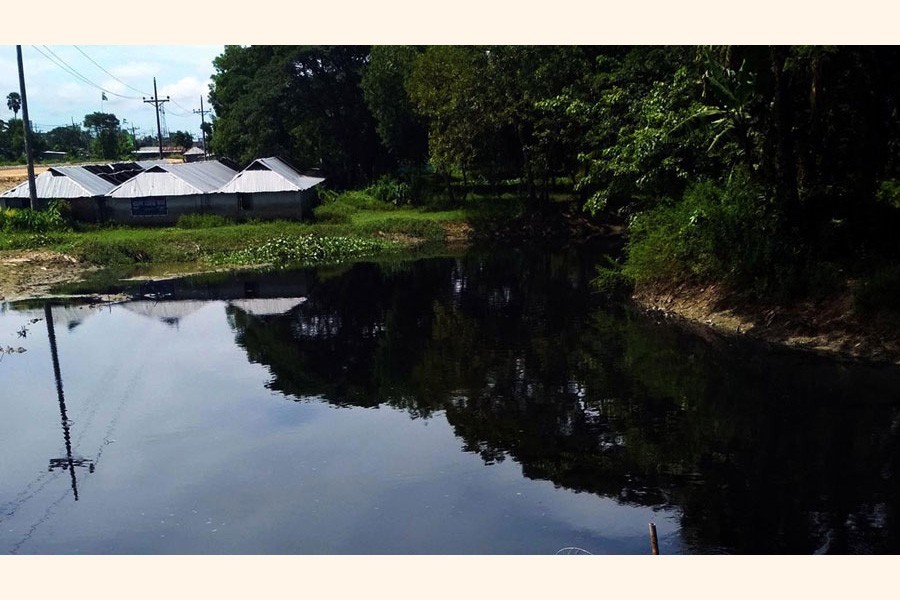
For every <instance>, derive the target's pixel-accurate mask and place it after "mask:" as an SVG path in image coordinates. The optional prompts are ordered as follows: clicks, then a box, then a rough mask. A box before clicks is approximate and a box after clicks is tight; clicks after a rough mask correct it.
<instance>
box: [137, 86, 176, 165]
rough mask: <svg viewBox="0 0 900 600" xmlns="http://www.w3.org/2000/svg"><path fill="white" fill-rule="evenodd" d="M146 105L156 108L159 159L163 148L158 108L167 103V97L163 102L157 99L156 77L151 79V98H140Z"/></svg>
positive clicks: (161, 156)
mask: <svg viewBox="0 0 900 600" xmlns="http://www.w3.org/2000/svg"><path fill="white" fill-rule="evenodd" d="M141 99H142V100H143V101H144V102H146V103H147V104H152V105H153V106H154V107H155V108H156V135H157V138H156V139H157V140H158V141H159V159H160V160H162V158H163V146H162V126H161V125H160V124H159V107H160V105H161V104H163V103H164V102H168V101H169V97H168V96H166V99H165V100H160V99H159V94H158V93H157V92H156V77H154V78H153V97H152V98H141Z"/></svg>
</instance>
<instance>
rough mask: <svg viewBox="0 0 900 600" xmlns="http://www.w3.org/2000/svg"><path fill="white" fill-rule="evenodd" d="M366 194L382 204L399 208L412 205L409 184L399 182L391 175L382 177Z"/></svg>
mask: <svg viewBox="0 0 900 600" xmlns="http://www.w3.org/2000/svg"><path fill="white" fill-rule="evenodd" d="M365 192H366V193H367V194H368V195H370V196H371V197H373V198H375V199H376V200H378V201H380V202H385V203H389V204H393V205H394V206H399V205H401V204H409V203H410V187H409V185H408V184H406V183H404V182H402V181H397V180H396V179H394V178H393V177H391V176H389V175H384V176H382V177H381V178H380V179H379V180H378V181H376V182H375V183H373V184H372V185H370V186H369V187H367V188H366V190H365Z"/></svg>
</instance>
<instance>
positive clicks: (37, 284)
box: [0, 250, 96, 301]
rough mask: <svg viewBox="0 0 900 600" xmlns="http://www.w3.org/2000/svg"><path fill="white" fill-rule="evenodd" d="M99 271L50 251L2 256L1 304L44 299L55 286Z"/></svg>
mask: <svg viewBox="0 0 900 600" xmlns="http://www.w3.org/2000/svg"><path fill="white" fill-rule="evenodd" d="M93 270H96V267H92V266H90V265H86V264H83V263H79V262H78V261H77V260H76V259H74V258H73V257H71V256H68V255H66V254H60V253H58V252H51V251H49V250H25V251H4V252H0V300H8V301H11V300H20V299H24V298H33V297H37V296H43V295H46V294H48V293H49V290H50V288H51V287H53V286H54V285H57V284H60V283H66V282H70V281H78V280H79V279H81V278H82V277H83V276H84V275H85V274H86V273H88V272H89V271H93Z"/></svg>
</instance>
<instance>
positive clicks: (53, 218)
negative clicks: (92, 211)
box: [0, 200, 72, 233]
mask: <svg viewBox="0 0 900 600" xmlns="http://www.w3.org/2000/svg"><path fill="white" fill-rule="evenodd" d="M71 229H72V221H71V219H70V217H69V205H68V204H66V203H65V202H64V201H61V200H53V201H51V202H50V205H49V206H48V207H47V208H46V209H45V210H32V209H30V208H0V231H3V232H4V233H49V232H53V231H70V230H71Z"/></svg>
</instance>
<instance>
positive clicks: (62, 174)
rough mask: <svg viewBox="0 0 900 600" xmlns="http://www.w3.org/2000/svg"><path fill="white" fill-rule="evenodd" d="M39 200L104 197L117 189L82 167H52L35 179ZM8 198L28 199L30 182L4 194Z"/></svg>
mask: <svg viewBox="0 0 900 600" xmlns="http://www.w3.org/2000/svg"><path fill="white" fill-rule="evenodd" d="M34 187H35V191H36V192H37V197H38V198H43V199H52V198H90V197H92V196H102V195H103V194H106V193H107V192H109V191H110V190H112V189H113V187H115V186H114V185H113V184H112V183H110V182H108V181H106V180H104V179H103V178H101V177H98V176H97V175H94V174H93V173H91V172H90V171H88V170H87V169H84V168H82V167H51V168H50V169H48V170H47V171H45V172H43V173H41V174H40V175H38V176H37V177H35V178H34ZM3 196H4V197H6V198H27V197H28V182H27V181H26V182H24V183H21V184H19V185H17V186H16V187H14V188H12V189H11V190H8V191H6V192H4V193H3Z"/></svg>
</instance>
